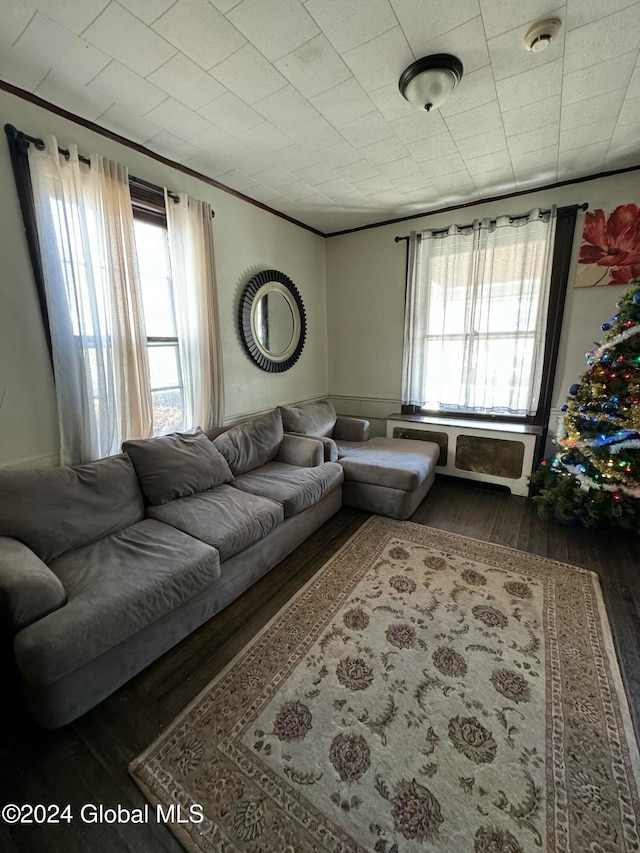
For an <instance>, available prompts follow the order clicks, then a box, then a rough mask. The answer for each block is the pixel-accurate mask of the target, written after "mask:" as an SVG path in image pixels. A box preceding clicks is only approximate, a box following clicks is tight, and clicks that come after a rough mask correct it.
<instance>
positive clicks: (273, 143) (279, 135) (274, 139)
mask: <svg viewBox="0 0 640 853" xmlns="http://www.w3.org/2000/svg"><path fill="white" fill-rule="evenodd" d="M235 136H236V138H237V139H239V140H240V141H241V142H242V143H243V144H244V145H248V146H249V147H250V148H253V149H254V151H257V152H258V153H259V154H262V155H264V156H265V157H268V156H269V155H270V154H272V153H273V152H274V151H280V149H281V148H287V147H288V146H289V145H291V139H290V138H289V137H288V136H287V134H286V133H283V132H282V131H281V130H279V129H278V128H277V127H274V126H273V125H272V124H271V123H270V122H268V121H263V122H262V124H259V125H257V126H256V127H252V128H251V130H246V131H244V132H243V133H237V134H235Z"/></svg>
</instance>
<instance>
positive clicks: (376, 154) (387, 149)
mask: <svg viewBox="0 0 640 853" xmlns="http://www.w3.org/2000/svg"><path fill="white" fill-rule="evenodd" d="M360 153H361V154H362V156H363V157H365V159H367V160H370V161H371V162H372V163H375V164H376V165H377V166H378V165H381V164H383V163H392V162H394V161H395V160H402V159H403V158H405V157H409V151H408V149H407V147H406V146H405V145H403V143H402V142H400V140H399V139H383V140H382V142H374V143H373V144H372V145H364V146H362V147H361V148H360Z"/></svg>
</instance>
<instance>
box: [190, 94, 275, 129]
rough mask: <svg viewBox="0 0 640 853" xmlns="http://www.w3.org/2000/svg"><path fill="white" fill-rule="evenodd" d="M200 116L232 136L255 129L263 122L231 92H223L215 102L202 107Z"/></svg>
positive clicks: (259, 116)
mask: <svg viewBox="0 0 640 853" xmlns="http://www.w3.org/2000/svg"><path fill="white" fill-rule="evenodd" d="M200 115H202V116H204V117H205V118H206V119H207V120H208V121H210V122H213V124H215V125H217V126H218V127H221V128H222V129H223V130H226V131H227V133H230V134H232V135H233V134H236V133H244V131H245V130H251V128H252V127H257V125H259V124H262V122H263V121H264V118H263V117H262V116H261V115H260V114H259V113H257V112H256V111H255V110H254V109H252V108H251V107H250V106H249V105H248V104H245V102H244V101H242V100H240V98H239V97H238V96H237V95H234V94H233V92H225V93H224V94H223V95H220V97H219V98H216V99H215V101H212V102H211V103H210V104H207V105H206V106H205V107H202V108H201V110H200Z"/></svg>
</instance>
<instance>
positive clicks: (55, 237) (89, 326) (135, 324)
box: [8, 128, 224, 465]
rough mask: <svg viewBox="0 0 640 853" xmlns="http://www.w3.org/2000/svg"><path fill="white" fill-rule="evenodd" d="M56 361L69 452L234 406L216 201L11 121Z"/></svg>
mask: <svg viewBox="0 0 640 853" xmlns="http://www.w3.org/2000/svg"><path fill="white" fill-rule="evenodd" d="M8 139H9V142H10V152H11V159H12V165H13V167H14V175H15V178H16V188H17V190H18V195H19V198H20V204H21V208H22V213H23V218H24V223H25V230H26V233H27V241H28V245H29V253H30V256H31V260H32V267H33V272H34V279H35V284H36V288H37V292H38V298H39V301H40V307H41V312H42V318H43V323H44V329H45V334H46V336H47V342H48V344H49V350H50V354H51V362H52V366H53V372H54V379H55V391H56V401H57V407H58V423H59V432H60V461H61V464H63V465H69V464H70V465H74V464H80V463H82V462H87V461H90V460H93V459H99V458H102V457H104V456H109V455H112V454H114V453H118V452H119V451H120V447H121V444H122V442H123V441H124V440H126V439H128V438H146V437H148V436H150V435H152V434H156V435H157V434H161V433H164V432H169V431H172V430H179V429H190V428H192V427H195V426H201V427H202V428H203V429H207V428H209V427H211V426H215V425H217V424H219V423H220V422H221V420H222V417H223V413H224V396H223V375H222V348H221V341H220V334H219V316H218V308H217V297H216V285H215V266H214V251H213V232H212V228H211V218H212V211H211V208H210V206H209V205H208V204H207V203H206V202H203V201H198V200H196V199H191V198H189V197H188V196H187V195H186V194H185V193H179V194H173V193H167V195H169V196H170V197H171V198H172V199H173V200H174V201H175V204H174V203H172V204H170V205H167V206H166V207H165V193H166V191H165V190H164V189H163V188H162V187H156V186H154V185H150V184H148V183H146V182H145V181H142V180H139V179H137V178H132V177H130V176H129V175H128V174H127V169H126V166H124V165H123V164H120V163H117V162H115V161H111V160H108V159H107V158H105V157H103V156H100V155H92V156H91V158H90V159H89V158H87V157H84V156H82V155H80V154H79V152H78V149H77V146H75V145H73V144H70V145H68V146H67V147H66V148H62V147H60V146H59V145H58V143H57V140H56V139H55V138H54V137H48V138H47V140H46V141H43V140H40V139H36V138H34V137H28V136H26V134H23V133H21V132H20V131H17V130H16V129H15V128H11V129H10V132H8Z"/></svg>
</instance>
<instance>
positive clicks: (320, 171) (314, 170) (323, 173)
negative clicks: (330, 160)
mask: <svg viewBox="0 0 640 853" xmlns="http://www.w3.org/2000/svg"><path fill="white" fill-rule="evenodd" d="M296 176H297V177H298V179H299V180H301V181H304V183H306V184H311V186H314V185H315V184H323V183H327V181H333V180H334V179H335V177H336V172H334V171H333V170H332V169H330V168H329V167H328V166H325V165H324V163H316V165H315V166H307V167H306V168H305V169H298V170H296Z"/></svg>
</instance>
